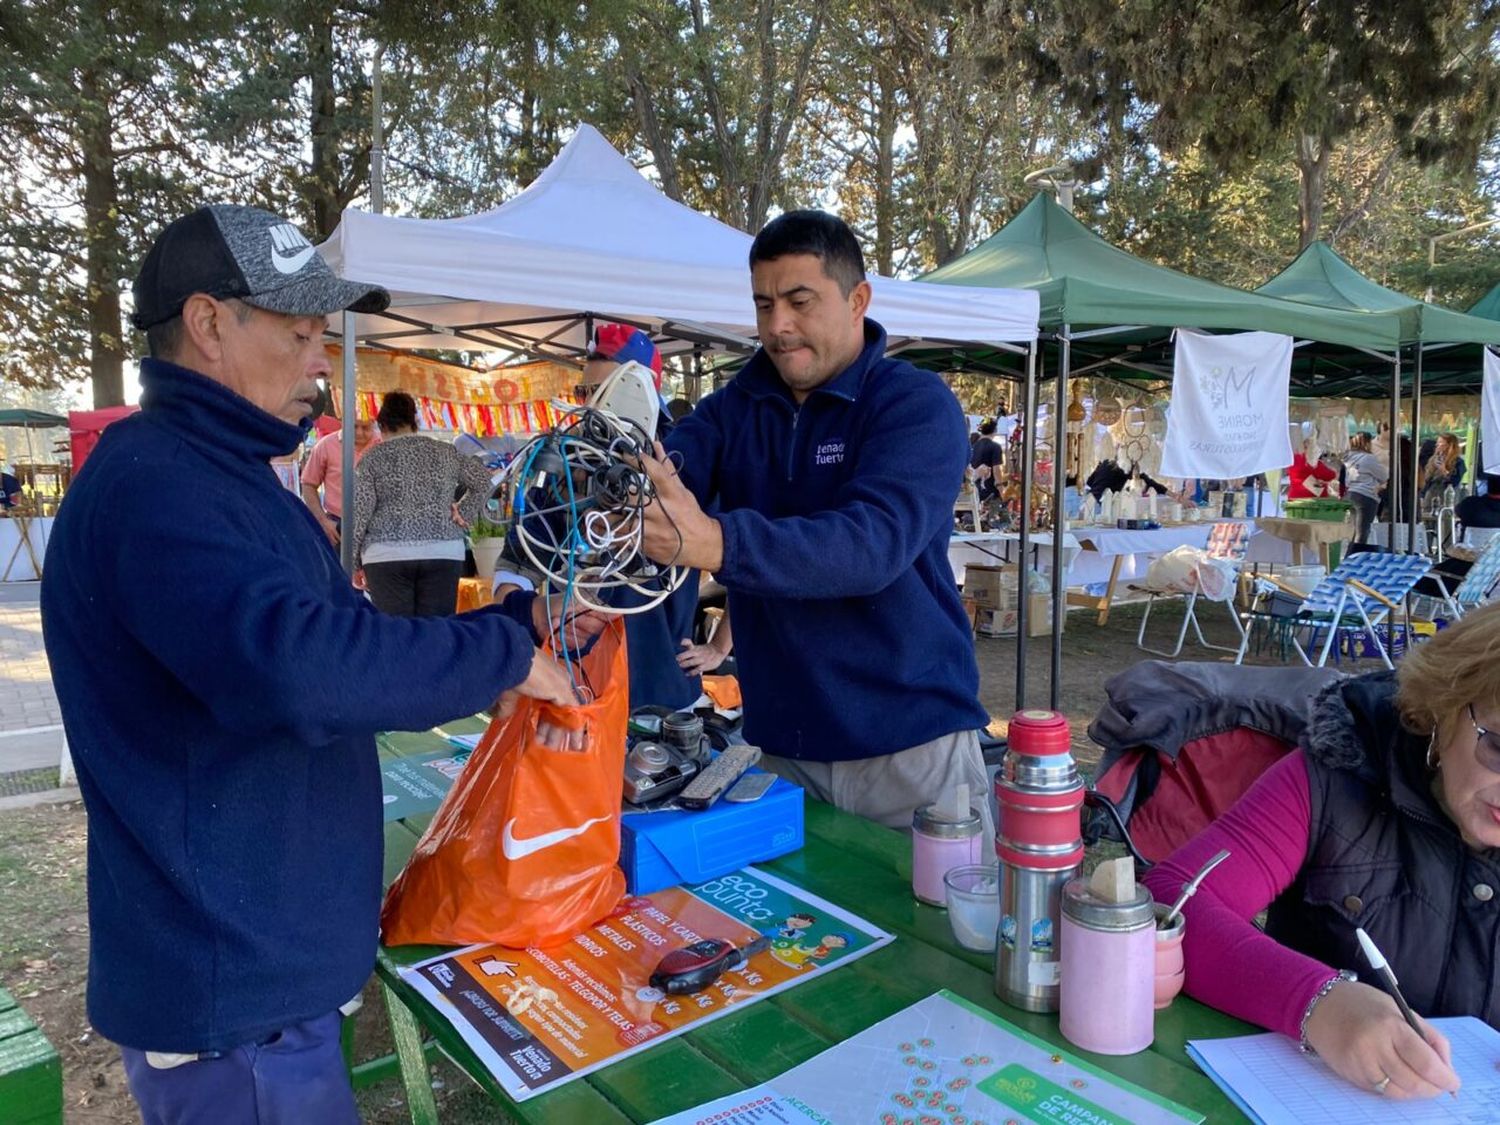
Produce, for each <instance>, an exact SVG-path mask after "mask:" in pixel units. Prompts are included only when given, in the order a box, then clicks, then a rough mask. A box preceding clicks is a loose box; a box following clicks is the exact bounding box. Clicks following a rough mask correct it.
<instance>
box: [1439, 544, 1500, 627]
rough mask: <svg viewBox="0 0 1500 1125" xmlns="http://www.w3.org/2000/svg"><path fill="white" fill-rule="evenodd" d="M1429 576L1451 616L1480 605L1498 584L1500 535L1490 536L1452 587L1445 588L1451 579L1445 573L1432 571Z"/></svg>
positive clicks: (1499, 575) (1460, 614)
mask: <svg viewBox="0 0 1500 1125" xmlns="http://www.w3.org/2000/svg"><path fill="white" fill-rule="evenodd" d="M1432 578H1433V581H1434V582H1436V583H1437V585H1438V587H1439V588H1440V589H1441V590H1442V592H1443V597H1442V601H1443V604H1444V605H1446V606H1447V607H1448V612H1449V613H1451V614H1452V615H1453V616H1454V617H1455V618H1459V617H1462V616H1463V615H1464V612H1465V611H1466V610H1470V609H1474V608H1476V607H1478V606H1480V605H1483V604H1484V602H1485V600H1486V599H1487V598H1488V597H1489V596H1490V593H1491V592H1492V591H1493V590H1494V589H1495V584H1496V583H1500V535H1497V536H1495V537H1494V538H1493V539H1491V540H1490V541H1489V543H1487V544H1486V545H1485V548H1484V550H1483V551H1481V552H1479V557H1478V558H1477V559H1475V560H1474V565H1473V566H1471V567H1469V572H1468V573H1467V574H1465V575H1464V576H1463V579H1462V580H1461V581H1460V582H1459V583H1458V585H1457V586H1456V587H1454V588H1453V590H1451V591H1450V590H1449V589H1448V584H1449V582H1451V581H1452V579H1451V578H1449V577H1448V576H1446V575H1444V574H1442V573H1440V572H1436V571H1434V572H1433V575H1432Z"/></svg>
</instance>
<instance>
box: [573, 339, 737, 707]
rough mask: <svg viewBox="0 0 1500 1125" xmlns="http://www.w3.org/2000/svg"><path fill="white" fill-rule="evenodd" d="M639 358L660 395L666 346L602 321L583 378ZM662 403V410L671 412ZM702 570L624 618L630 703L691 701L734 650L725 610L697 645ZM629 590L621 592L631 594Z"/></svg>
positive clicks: (603, 375) (592, 379)
mask: <svg viewBox="0 0 1500 1125" xmlns="http://www.w3.org/2000/svg"><path fill="white" fill-rule="evenodd" d="M632 360H634V361H635V362H636V363H639V364H640V365H641V366H642V367H645V368H648V369H649V370H650V371H651V373H652V374H653V375H654V376H655V377H656V380H655V381H656V393H657V395H658V396H660V395H661V352H660V351H658V350H657V347H656V345H655V344H654V343H652V342H651V337H650V336H648V335H646V333H644V332H642V331H641V330H640V329H639V328H632V327H630V325H628V324H601V325H599V327H598V329H597V330H596V331H595V332H594V338H593V340H591V341H590V342H589V351H588V359H587V360H586V361H585V362H584V367H583V382H584V386H586V387H590V388H592V387H595V386H598V385H599V384H600V383H602V382H604V380H605V379H607V378H609V377H610V375H612V374H613V373H614V371H615V369H616V368H617V367H619V366H620V365H621V364H624V363H629V362H631V361H632ZM666 413H667V411H666V406H665V403H663V416H664V417H665V416H666ZM698 576H699V572H698V571H696V570H693V571H690V572H689V573H688V576H687V578H686V579H684V581H683V583H682V585H681V586H679V587H678V588H677V589H676V590H674V591H673V592H672V593H671V594H670V595H669V596H668V597H667V599H666V600H665V601H664V602H662V604H661V605H659V606H657V607H656V608H655V609H653V610H651V611H649V612H647V613H632V614H630V615H628V616H627V617H626V618H625V632H626V639H627V642H628V643H627V645H626V651H627V652H628V653H629V655H630V705H631V707H646V706H656V707H674V708H677V709H679V710H681V709H683V708H687V707H691V706H692V705H693V704H694V703H696V702H697V700H698V697H699V696H701V695H702V694H703V681H702V676H703V675H704V674H705V673H709V672H713V671H714V670H715V669H717V668H718V667H719V665H720V664H722V663H723V662H724V661H725V659H727V657H728V656H729V650H730V645H731V644H732V643H733V640H732V636H733V635H732V634H731V632H730V628H729V619H728V617H727V616H726V617H725V618H724V620H723V624H722V625H721V626H720V628H719V629H718V630H717V631H716V632H715V633H714V636H713V640H712V641H711V642H710V643H708V644H703V645H695V644H694V643H693V640H692V635H693V621H694V618H695V616H696V614H697V609H698ZM630 596H631V595H629V594H628V593H623V592H622V594H621V597H623V598H627V599H628V598H629V597H630Z"/></svg>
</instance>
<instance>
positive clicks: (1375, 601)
mask: <svg viewBox="0 0 1500 1125" xmlns="http://www.w3.org/2000/svg"><path fill="white" fill-rule="evenodd" d="M1431 566H1432V562H1431V560H1429V559H1428V558H1427V557H1426V556H1425V555H1404V554H1394V553H1392V552H1389V551H1363V552H1361V553H1360V554H1357V555H1350V556H1349V557H1347V558H1346V559H1344V560H1343V562H1341V563H1339V565H1338V566H1337V567H1336V568H1335V569H1334V572H1333V573H1332V574H1330V575H1328V576H1327V577H1326V578H1324V579H1323V580H1322V581H1321V582H1319V583H1318V584H1317V586H1315V587H1314V588H1313V592H1312V593H1311V594H1308V595H1307V597H1306V598H1305V599H1304V598H1303V597H1302V594H1301V591H1299V590H1297V589H1296V588H1295V587H1292V586H1290V585H1288V584H1286V583H1285V582H1282V581H1280V580H1279V579H1277V578H1274V577H1273V578H1269V579H1267V578H1258V579H1256V600H1255V604H1254V606H1252V608H1251V609H1250V610H1249V612H1247V613H1246V614H1245V615H1244V618H1245V625H1246V626H1247V628H1246V631H1245V635H1244V639H1243V640H1242V641H1241V642H1240V651H1239V654H1238V655H1237V656H1236V657H1235V661H1234V662H1235V663H1236V664H1239V663H1241V662H1242V661H1243V660H1244V659H1245V652H1246V650H1247V649H1248V648H1249V640H1250V632H1249V628H1248V626H1249V625H1250V624H1251V622H1252V621H1256V620H1260V621H1268V622H1272V623H1280V624H1281V625H1282V626H1283V627H1284V628H1286V630H1287V632H1288V635H1289V636H1290V639H1291V643H1292V645H1293V647H1295V648H1296V650H1297V655H1298V656H1300V657H1301V658H1302V662H1303V663H1304V664H1307V665H1308V666H1309V667H1318V668H1322V667H1323V666H1324V665H1325V664H1326V663H1327V662H1328V654H1329V653H1330V652H1331V651H1332V650H1333V642H1334V641H1335V639H1337V638H1338V636H1339V635H1340V634H1343V633H1349V632H1357V633H1359V632H1362V633H1364V634H1365V636H1366V637H1367V638H1369V642H1370V646H1371V647H1372V648H1373V649H1374V650H1375V652H1376V653H1377V654H1378V655H1379V657H1380V659H1381V661H1382V662H1383V663H1384V664H1385V666H1386V667H1387V668H1391V667H1393V665H1392V664H1391V658H1390V654H1389V653H1387V652H1386V648H1385V642H1384V641H1383V640H1382V639H1381V637H1380V633H1379V631H1378V630H1377V629H1376V626H1377V625H1380V624H1381V623H1383V622H1384V621H1385V620H1386V618H1387V617H1389V616H1390V613H1391V611H1392V610H1393V609H1396V608H1397V607H1398V606H1400V604H1401V603H1402V601H1404V600H1405V598H1406V595H1407V594H1409V593H1411V589H1412V587H1413V586H1415V585H1416V584H1417V582H1418V581H1420V580H1421V578H1422V577H1423V576H1424V575H1425V574H1426V573H1427V572H1428V570H1429V569H1430V568H1431ZM1285 595H1290V598H1291V599H1296V601H1295V603H1293V604H1288V599H1287V598H1286V597H1285ZM1267 596H1269V597H1270V598H1271V599H1272V602H1273V604H1274V603H1275V602H1278V601H1279V602H1281V605H1280V606H1277V607H1276V608H1275V609H1274V610H1273V609H1269V608H1266V607H1265V605H1264V599H1265V598H1266V597H1267ZM1299 633H1301V634H1305V635H1306V640H1307V647H1306V648H1304V647H1303V642H1302V638H1301V637H1299V636H1298V634H1299ZM1320 634H1323V636H1322V645H1321V647H1319V645H1318V641H1319V636H1320ZM1309 648H1317V649H1318V658H1317V660H1316V661H1314V660H1313V659H1312V658H1311V657H1310V656H1308V653H1307V649H1309Z"/></svg>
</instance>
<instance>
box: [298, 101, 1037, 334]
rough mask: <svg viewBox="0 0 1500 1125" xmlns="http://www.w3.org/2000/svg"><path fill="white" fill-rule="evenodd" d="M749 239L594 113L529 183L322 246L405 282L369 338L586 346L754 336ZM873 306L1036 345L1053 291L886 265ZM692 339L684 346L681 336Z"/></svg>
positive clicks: (366, 321) (388, 219) (897, 317)
mask: <svg viewBox="0 0 1500 1125" xmlns="http://www.w3.org/2000/svg"><path fill="white" fill-rule="evenodd" d="M750 242H751V239H750V236H749V235H748V234H746V233H745V232H743V231H740V230H736V229H735V228H733V227H731V226H727V225H726V224H724V223H721V222H719V221H718V220H717V219H712V218H709V217H708V216H706V215H700V214H699V213H698V212H696V211H694V210H693V209H692V208H690V207H687V206H685V205H683V204H681V203H678V202H676V201H674V200H672V199H669V198H667V196H665V195H663V194H662V193H661V192H660V191H658V190H657V189H656V188H655V187H654V186H653V185H652V184H651V183H650V182H649V181H648V180H646V178H645V177H644V176H642V175H641V174H640V173H639V172H638V171H636V169H635V167H634V166H633V165H632V164H631V163H630V161H628V160H627V159H626V158H625V157H624V156H622V155H620V153H618V152H616V151H615V149H614V148H612V147H611V146H610V144H609V142H608V141H606V140H605V139H604V137H603V136H601V135H600V134H599V132H598V131H597V130H596V129H594V128H593V127H592V126H589V125H582V126H580V127H579V129H578V132H577V134H576V135H575V136H574V137H573V139H572V140H571V141H569V142H568V144H567V145H566V146H565V147H564V148H563V150H562V152H560V153H559V154H558V156H557V159H556V160H554V161H553V162H552V164H551V165H550V166H549V167H548V168H547V170H546V171H545V172H543V173H542V174H541V176H539V177H538V178H537V180H536V182H534V183H533V184H532V185H531V186H530V187H528V188H527V189H526V190H525V191H523V192H521V193H520V194H519V195H517V196H516V197H515V198H514V199H511V200H510V201H508V202H506V203H504V204H502V205H501V206H499V207H497V208H495V209H494V210H492V211H484V212H481V213H480V214H477V215H467V216H464V217H462V218H457V219H411V218H401V217H398V216H394V215H376V214H371V213H368V212H364V211H358V210H354V209H350V210H348V211H346V212H344V216H343V219H342V221H341V222H340V223H339V226H338V229H337V230H335V231H334V232H333V235H332V237H330V238H329V240H328V241H327V242H325V243H324V244H323V245H322V246H320V247H319V250H320V251H321V253H322V254H323V256H324V257H325V258H326V259H327V261H328V263H329V265H330V266H332V267H333V269H334V271H335V272H336V273H338V274H339V275H340V276H342V277H346V278H349V279H351V280H354V281H366V282H373V283H375V284H379V285H383V286H385V287H386V288H387V289H389V290H390V291H391V294H392V300H391V307H390V309H389V310H388V311H387V312H386V313H382V314H378V315H371V316H360V317H358V318H357V322H356V326H355V334H356V336H357V338H358V340H359V341H360V342H361V343H366V342H368V343H373V344H379V345H382V346H386V347H396V348H447V349H475V350H480V349H483V350H515V351H520V352H525V353H528V354H530V355H535V356H545V357H548V358H570V357H571V358H574V359H576V358H577V357H578V356H579V354H580V352H581V350H582V349H583V347H584V346H585V345H586V342H587V323H586V322H587V321H588V320H590V319H593V318H598V319H614V320H622V321H626V322H630V323H634V324H637V325H639V326H642V327H646V328H648V329H649V330H651V331H652V332H653V334H654V335H657V336H661V337H666V338H668V339H663V340H662V343H663V345H664V351H666V352H667V353H669V354H670V353H671V352H672V351H673V350H676V349H674V346H673V342H674V341H682V342H686V346H691V345H693V344H695V343H696V344H704V343H707V344H719V345H724V346H729V347H739V348H749V347H752V346H753V341H752V340H751V339H750V337H751V336H753V334H754V331H755V309H754V305H753V303H752V301H751V299H750V278H749V267H748V263H747V258H748V255H749V251H750ZM871 284H872V285H873V286H874V290H875V295H874V301H873V303H872V305H871V309H870V315H871V316H872V317H874V319H876V320H877V321H879V322H880V323H881V324H882V325H884V326H885V329H886V331H887V333H888V334H889V336H890V339H891V344H892V346H893V347H895V346H898V345H900V344H902V343H905V342H908V341H916V340H929V341H934V342H949V343H979V344H997V345H1004V344H1023V345H1025V344H1029V343H1030V342H1031V341H1033V340H1034V339H1035V338H1036V334H1037V318H1038V312H1039V300H1038V297H1037V295H1036V294H1035V293H1033V292H1029V291H1026V290H1016V289H957V290H956V289H955V288H954V287H952V286H938V285H930V284H927V283H925V282H917V281H898V280H894V279H891V278H882V277H872V278H871ZM682 346H684V345H683V344H681V343H679V344H677V348H679V349H680V348H681V347H682Z"/></svg>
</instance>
